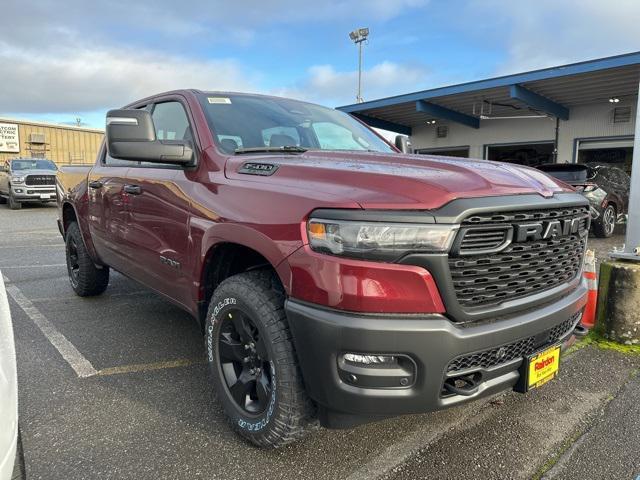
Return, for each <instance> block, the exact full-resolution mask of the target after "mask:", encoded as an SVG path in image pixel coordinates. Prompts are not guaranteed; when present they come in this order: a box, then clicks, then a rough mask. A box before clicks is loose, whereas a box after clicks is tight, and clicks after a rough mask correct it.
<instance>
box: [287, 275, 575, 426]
mask: <svg viewBox="0 0 640 480" xmlns="http://www.w3.org/2000/svg"><path fill="white" fill-rule="evenodd" d="M586 299H587V288H586V284H585V282H584V281H580V283H578V285H577V286H576V287H575V288H574V289H573V290H572V291H570V292H569V293H567V294H566V295H564V296H563V297H562V298H560V299H557V300H555V301H553V302H552V303H547V304H545V305H541V306H537V307H535V308H534V309H531V310H528V311H524V312H519V313H517V314H513V315H511V316H509V317H506V318H500V319H492V320H485V321H478V322H472V323H470V324H466V325H460V324H455V323H454V322H452V321H450V320H449V319H447V318H446V317H445V316H444V315H440V314H432V315H409V314H404V315H388V314H385V315H366V314H355V313H347V312H344V311H338V310H333V309H327V308H321V307H318V306H316V305H312V304H307V303H301V302H297V301H295V300H293V299H292V300H288V301H287V303H286V312H287V317H288V320H289V325H290V328H291V330H292V333H293V338H294V342H295V346H296V350H297V354H298V359H299V362H300V365H301V369H302V375H303V378H304V381H305V385H306V388H307V391H308V393H309V395H310V396H311V397H312V398H313V400H314V401H316V402H317V403H318V405H319V407H320V419H321V422H322V423H323V424H324V425H325V426H328V427H332V426H334V427H340V426H348V425H349V420H348V418H350V417H352V418H354V419H355V418H358V417H359V418H360V420H359V421H358V420H353V421H352V424H356V423H361V422H362V421H367V420H371V419H375V418H384V417H388V416H394V415H400V414H408V413H422V412H428V411H433V410H438V409H442V408H446V407H450V406H454V405H458V404H461V403H464V402H468V401H470V400H473V399H477V398H481V397H486V396H489V395H492V394H495V393H497V392H500V391H502V390H506V389H511V388H513V387H514V385H515V384H516V383H517V381H518V379H519V376H520V375H519V367H520V365H521V363H522V357H518V358H514V359H512V360H510V361H507V362H505V363H500V364H497V365H495V366H492V367H491V368H486V369H482V370H481V373H482V379H481V381H480V383H479V386H478V389H477V391H476V392H475V393H473V394H472V395H458V394H454V395H451V394H446V395H444V394H443V383H444V381H445V379H446V375H447V367H448V365H449V364H450V362H451V361H452V360H454V359H455V358H456V357H459V356H461V355H465V354H469V353H473V352H482V351H485V350H489V349H495V348H496V347H500V346H503V345H508V344H512V343H513V342H516V341H518V340H521V339H525V338H528V337H531V336H535V337H536V338H538V339H540V340H541V345H542V344H544V333H545V332H547V331H550V330H552V329H554V327H557V326H558V325H560V324H561V323H563V322H566V321H567V319H569V318H571V317H575V318H576V322H578V318H579V314H580V312H581V311H582V309H583V308H584V306H585V304H586ZM572 331H573V327H572V328H571V329H569V331H568V333H566V334H563V336H562V337H561V338H560V339H559V341H561V342H562V343H563V345H565V346H566V345H567V344H568V343H569V342H571V341H572V340H573V335H572ZM347 352H350V353H351V352H353V353H366V354H377V355H379V354H388V355H391V354H395V355H406V356H408V357H410V359H411V360H413V363H414V365H415V378H414V379H413V381H412V384H411V385H409V386H406V387H401V386H398V387H394V388H361V387H358V386H355V385H352V384H348V383H347V382H345V381H344V375H342V376H341V373H340V372H339V369H338V364H339V358H340V356H341V355H342V354H344V353H347ZM345 419H347V420H345Z"/></svg>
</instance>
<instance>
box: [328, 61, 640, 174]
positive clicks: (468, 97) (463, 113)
mask: <svg viewBox="0 0 640 480" xmlns="http://www.w3.org/2000/svg"><path fill="white" fill-rule="evenodd" d="M639 80H640V52H635V53H631V54H626V55H619V56H615V57H608V58H601V59H597V60H591V61H586V62H581V63H575V64H571V65H564V66H558V67H553V68H546V69H542V70H536V71H532V72H526V73H519V74H515V75H508V76H503V77H497V78H491V79H487V80H480V81H475V82H469V83H464V84H460V85H452V86H446V87H441V88H435V89H431V90H424V91H419V92H413V93H407V94H404V95H399V96H395V97H389V98H383V99H379V100H373V101H368V102H364V103H357V104H353V105H347V106H344V107H340V110H343V111H345V112H349V113H351V114H353V115H355V116H357V117H358V118H360V119H362V120H363V121H365V122H366V123H368V124H369V125H371V126H373V127H377V128H382V129H385V130H390V131H393V132H398V133H402V134H405V135H409V136H410V137H411V142H412V145H413V148H414V149H415V150H416V151H417V152H418V153H425V154H427V153H429V154H438V155H449V156H458V157H473V158H483V159H487V160H500V161H507V162H514V163H518V164H522V165H528V166H537V165H540V164H543V163H550V162H569V163H587V162H598V163H609V164H616V166H619V167H621V168H623V169H624V170H626V171H627V172H628V173H630V172H631V164H632V152H633V138H634V123H635V116H636V105H637V102H638V82H639Z"/></svg>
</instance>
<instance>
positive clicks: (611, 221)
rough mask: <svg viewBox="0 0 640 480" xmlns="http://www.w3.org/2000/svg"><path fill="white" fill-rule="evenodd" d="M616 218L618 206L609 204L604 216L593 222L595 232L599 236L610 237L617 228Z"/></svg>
mask: <svg viewBox="0 0 640 480" xmlns="http://www.w3.org/2000/svg"><path fill="white" fill-rule="evenodd" d="M616 220H617V214H616V208H615V207H614V206H613V205H607V208H605V209H604V211H603V212H602V216H601V217H600V218H599V219H598V220H596V221H595V222H594V223H593V233H594V234H595V236H596V237H598V238H608V237H610V236H611V235H613V231H614V230H615V229H616Z"/></svg>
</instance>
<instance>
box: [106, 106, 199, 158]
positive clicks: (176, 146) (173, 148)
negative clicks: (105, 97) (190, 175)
mask: <svg viewBox="0 0 640 480" xmlns="http://www.w3.org/2000/svg"><path fill="white" fill-rule="evenodd" d="M106 136H107V150H108V151H109V155H110V156H111V157H113V158H117V159H120V160H131V161H141V162H156V163H174V164H177V165H189V164H191V163H192V162H193V147H192V145H191V143H190V142H188V141H184V140H158V139H157V138H156V130H155V127H154V125H153V119H152V118H151V114H150V113H149V112H148V111H147V110H110V111H109V112H107V129H106Z"/></svg>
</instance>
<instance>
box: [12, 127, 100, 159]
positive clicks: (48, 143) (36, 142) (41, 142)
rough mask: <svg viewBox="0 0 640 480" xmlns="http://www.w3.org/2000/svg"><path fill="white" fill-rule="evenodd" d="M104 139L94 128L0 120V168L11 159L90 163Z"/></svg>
mask: <svg viewBox="0 0 640 480" xmlns="http://www.w3.org/2000/svg"><path fill="white" fill-rule="evenodd" d="M103 137H104V131H102V130H98V129H95V128H86V127H76V126H70V125H59V124H55V123H43V122H33V121H30V120H14V119H9V118H0V165H3V164H4V162H5V161H6V160H8V159H11V158H19V157H21V158H48V159H50V160H53V161H54V162H55V163H56V164H58V165H63V164H76V165H81V164H86V163H93V162H94V161H95V158H96V155H97V153H98V150H99V148H100V144H101V142H102V139H103Z"/></svg>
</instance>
